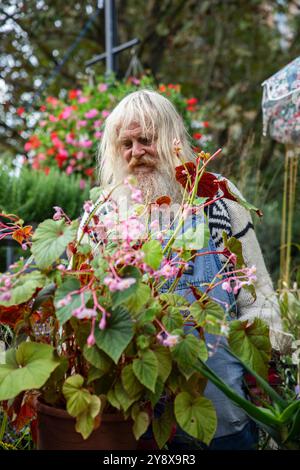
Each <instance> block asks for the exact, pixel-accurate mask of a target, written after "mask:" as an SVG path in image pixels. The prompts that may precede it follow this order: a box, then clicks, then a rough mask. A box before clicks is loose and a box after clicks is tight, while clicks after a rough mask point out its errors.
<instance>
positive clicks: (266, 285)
mask: <svg viewBox="0 0 300 470" xmlns="http://www.w3.org/2000/svg"><path fill="white" fill-rule="evenodd" d="M174 141H176V142H180V147H181V152H182V158H183V159H184V160H185V161H190V160H193V159H194V158H195V157H194V155H193V151H192V149H191V147H190V145H189V140H188V135H187V132H186V130H185V127H184V123H183V121H182V118H181V117H180V116H179V114H178V113H177V111H176V110H175V108H174V106H173V105H172V104H171V102H170V101H169V100H167V99H166V98H165V97H163V96H162V95H160V94H158V93H156V92H154V91H150V90H140V91H137V92H134V93H132V94H130V95H128V96H127V97H125V98H124V99H123V100H122V101H121V102H120V103H119V104H118V105H117V106H116V107H115V109H114V110H113V111H112V113H111V114H110V116H109V117H108V118H107V120H106V123H105V129H104V133H103V137H102V140H101V144H100V151H99V171H100V185H101V186H102V187H103V188H106V187H107V188H109V187H114V186H116V185H119V186H118V187H117V189H116V190H115V191H114V193H113V197H114V199H115V200H116V201H117V202H118V201H120V200H121V199H122V198H124V197H125V198H126V197H128V198H129V195H128V194H127V190H128V188H126V187H124V185H122V184H121V183H122V181H124V179H125V178H126V177H128V176H130V175H133V176H135V178H136V181H137V183H138V188H139V189H140V190H141V193H142V196H143V198H144V200H145V201H147V202H151V201H155V200H156V199H157V198H158V197H160V196H163V195H168V196H170V198H171V200H172V202H173V203H179V204H180V203H181V201H182V189H181V187H180V185H179V184H178V182H177V181H176V179H175V167H176V166H178V165H180V164H181V163H182V162H181V161H180V160H179V159H178V155H176V153H174V148H173V147H174V144H173V143H174ZM229 184H230V185H231V187H232V188H233V189H234V191H235V192H236V193H238V190H237V189H236V188H235V187H234V186H233V185H232V184H231V183H229ZM238 194H239V193H238ZM207 215H208V223H209V229H210V242H209V243H210V247H212V249H214V250H215V249H218V250H220V251H222V247H223V239H222V232H223V231H225V232H226V233H227V235H228V236H229V237H230V236H232V235H233V236H235V237H236V238H238V239H239V240H240V241H241V243H242V247H243V255H244V259H245V261H246V263H247V266H252V265H255V266H256V268H257V284H256V293H257V299H256V300H255V301H253V298H252V296H251V295H250V294H248V293H247V292H246V291H243V290H241V291H240V292H239V293H237V295H236V296H235V297H234V296H233V294H232V293H231V294H229V293H228V292H226V291H223V292H222V289H219V291H218V293H217V294H216V293H214V296H216V295H217V296H218V299H217V300H218V301H219V302H220V304H223V305H224V304H226V303H227V304H228V302H229V303H230V304H231V305H232V309H231V317H232V318H242V319H252V318H254V317H261V318H263V319H264V320H266V321H267V322H268V323H269V324H270V326H271V327H272V328H273V329H274V331H276V329H277V330H278V329H280V318H279V315H278V310H277V304H276V299H275V295H274V291H273V287H272V282H271V279H270V276H269V274H268V272H267V270H266V267H265V263H264V260H263V257H262V253H261V250H260V247H259V244H258V241H257V238H256V236H255V233H254V229H253V224H252V221H251V217H250V215H249V213H248V211H247V210H246V209H244V208H243V207H242V206H240V205H239V204H238V203H236V202H234V201H232V200H228V199H224V198H223V199H221V200H219V201H216V202H215V203H214V204H212V205H211V206H210V207H209V210H208V214H207ZM222 261H223V260H222V258H221V256H220V257H219V256H218V255H214V256H211V262H209V266H208V265H207V264H206V265H205V264H204V265H203V267H202V269H203V270H204V271H205V272H204V273H203V272H201V273H199V272H197V271H196V270H195V271H196V272H193V273H192V275H191V280H197V279H200V277H199V276H201V279H203V278H204V279H210V280H211V279H212V278H213V277H214V276H215V274H217V272H218V271H219V269H220V266H221V265H222ZM276 337H277V336H276ZM276 337H275V336H274V338H276ZM208 364H209V366H210V367H211V368H212V369H214V370H215V372H216V373H217V374H219V375H220V377H222V378H223V380H224V381H225V382H226V383H227V384H228V385H230V386H231V387H232V388H233V389H234V390H235V391H236V392H237V393H239V394H241V395H244V389H243V369H242V367H241V365H240V363H238V362H237V361H236V360H234V359H233V358H232V357H231V356H230V355H229V354H228V353H227V352H226V351H225V350H224V349H223V348H219V349H217V350H216V352H215V353H214V354H213V355H212V356H211V357H210V358H209V359H208ZM204 394H205V396H206V397H207V398H209V399H211V400H212V401H213V403H214V406H215V408H216V412H217V418H218V426H217V431H216V434H215V437H214V439H213V441H212V443H211V444H210V447H209V448H210V449H232V450H234V449H253V448H255V445H256V443H257V432H256V430H255V426H253V423H252V422H251V421H250V420H249V418H248V416H247V415H246V414H245V413H244V411H243V410H242V409H240V408H238V407H237V406H235V405H234V404H233V403H232V402H231V401H230V400H229V399H227V398H226V397H225V395H223V394H222V392H220V391H219V390H218V389H217V388H216V387H215V386H214V385H213V384H211V383H208V384H207V387H206V389H205V393H204ZM147 435H148V437H149V433H148V434H146V436H145V437H147ZM187 441H188V439H187V435H185V434H184V433H183V432H182V431H181V430H180V429H178V430H177V433H176V434H175V437H174V439H173V441H172V442H171V443H170V444H169V445H170V448H171V449H174V450H180V449H185V448H187V447H186V445H187ZM193 445H195V448H197V445H198V443H196V444H195V442H194V444H193ZM189 448H191V447H189Z"/></svg>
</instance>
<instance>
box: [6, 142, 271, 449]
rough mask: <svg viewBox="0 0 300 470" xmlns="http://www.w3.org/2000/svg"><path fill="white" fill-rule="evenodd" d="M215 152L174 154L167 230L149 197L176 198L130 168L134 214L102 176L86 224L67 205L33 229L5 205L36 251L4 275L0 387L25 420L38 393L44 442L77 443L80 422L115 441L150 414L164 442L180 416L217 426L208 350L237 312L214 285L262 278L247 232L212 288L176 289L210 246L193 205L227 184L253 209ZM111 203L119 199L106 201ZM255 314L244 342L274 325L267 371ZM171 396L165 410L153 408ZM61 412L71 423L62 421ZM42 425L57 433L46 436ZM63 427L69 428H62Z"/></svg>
mask: <svg viewBox="0 0 300 470" xmlns="http://www.w3.org/2000/svg"><path fill="white" fill-rule="evenodd" d="M177 151H178V149H177ZM218 153H219V151H218V152H216V153H215V154H214V155H212V156H211V155H209V154H205V153H204V152H202V153H200V154H199V155H198V158H197V160H196V162H195V163H194V162H187V163H183V164H182V165H181V166H179V167H177V168H176V177H177V180H178V182H179V183H180V184H182V185H183V186H184V187H185V191H184V196H183V202H182V205H181V206H180V208H179V210H178V211H177V213H176V214H175V218H174V219H173V221H172V223H171V224H170V225H169V226H167V227H166V228H163V229H162V230H161V229H160V228H159V227H158V222H157V220H152V221H149V220H148V219H147V217H148V216H149V209H150V208H151V209H153V208H154V209H159V210H160V209H161V208H165V209H167V208H168V206H169V205H170V204H171V201H170V198H169V197H168V196H166V197H163V198H160V199H159V200H157V201H156V203H155V204H151V205H145V204H142V202H141V200H140V197H141V194H140V192H139V190H138V189H137V188H136V187H134V182H133V181H129V180H128V181H127V182H126V183H125V184H126V185H127V186H128V187H129V188H130V190H131V191H132V195H131V197H132V201H133V203H134V204H133V205H132V206H131V209H130V213H129V214H127V215H126V217H123V214H121V213H120V211H119V208H118V207H117V206H116V205H113V204H112V196H113V191H114V190H113V189H112V191H111V192H110V193H103V191H101V194H100V192H99V190H97V189H96V188H95V189H93V190H92V197H93V199H94V201H95V200H97V204H93V202H92V201H87V202H86V203H85V204H84V209H85V213H86V214H88V215H87V216H86V218H85V221H84V223H82V224H81V229H80V230H79V221H78V220H75V221H71V220H70V219H69V217H68V216H67V215H66V214H65V213H64V211H63V210H62V209H61V208H59V207H56V208H55V214H54V216H53V219H47V220H45V221H44V222H42V223H40V224H39V225H38V226H37V228H36V229H35V231H33V230H32V227H30V226H24V224H23V221H22V220H20V219H19V218H18V217H17V216H14V215H12V214H5V213H3V214H1V232H0V233H1V234H2V235H1V236H5V234H8V233H10V234H11V236H12V237H13V239H15V240H16V241H17V242H19V243H20V244H21V245H22V247H23V249H26V248H28V247H29V248H30V251H31V256H30V257H29V258H28V259H27V260H24V259H22V258H21V259H20V260H19V261H18V262H16V263H15V264H14V265H12V266H11V267H10V270H9V272H7V273H5V274H3V275H2V276H1V280H0V292H1V294H0V322H1V323H2V324H8V325H10V327H11V328H12V329H13V332H14V341H13V344H12V345H11V348H10V349H8V350H7V351H6V356H5V363H4V364H0V401H2V402H3V403H4V404H5V408H6V410H7V412H8V414H9V415H10V416H14V417H15V416H17V417H18V418H19V419H23V420H24V422H25V421H26V417H28V418H31V417H32V416H31V412H30V410H31V409H32V403H33V397H37V396H38V406H37V409H38V414H37V415H38V424H39V426H40V427H39V429H38V448H50V449H54V448H65V449H66V448H71V445H72V442H71V441H72V440H73V437H72V438H70V437H69V436H70V433H71V429H74V428H75V429H76V434H75V435H76V436H77V437H76V438H74V439H75V440H74V441H73V444H74V442H75V448H77V449H79V448H90V447H87V446H90V445H93V446H94V445H95V443H96V447H95V448H98V449H99V448H101V444H102V445H104V449H116V448H117V449H121V448H130V447H128V446H134V445H135V440H138V439H139V438H140V436H141V435H142V434H143V433H144V432H145V431H146V430H147V428H148V427H149V425H150V424H152V428H153V432H154V437H155V440H156V442H157V444H158V446H159V447H160V448H162V447H163V446H164V444H165V443H166V442H167V440H168V438H169V436H170V434H171V432H172V428H173V426H174V425H175V424H176V423H177V424H179V425H180V426H181V427H182V428H183V430H184V431H186V432H187V433H188V434H190V435H191V436H193V437H195V438H196V439H199V440H201V441H203V442H205V443H207V444H208V443H209V442H210V441H211V439H212V438H213V435H214V432H215V429H216V414H215V410H214V407H213V404H212V402H211V401H210V400H208V399H207V398H205V397H204V396H203V390H204V388H205V384H206V382H205V378H204V374H203V373H202V372H203V370H204V369H203V368H202V369H203V370H202V369H199V367H200V366H199V364H203V363H205V361H206V359H207V357H208V349H207V345H206V342H205V337H204V333H205V332H208V333H212V334H217V335H226V334H228V333H227V331H228V322H227V319H226V313H227V312H226V309H225V311H224V308H223V307H222V306H221V305H220V304H218V303H217V302H216V301H214V300H213V299H212V298H211V297H210V296H209V294H210V292H211V291H212V290H213V289H214V287H215V286H216V285H219V284H224V285H225V287H226V285H227V284H228V282H229V281H230V282H232V281H235V282H238V283H239V286H240V287H243V288H246V289H250V290H251V292H253V291H254V287H253V285H252V283H253V280H254V279H255V276H254V274H253V272H254V269H252V268H251V269H248V268H245V265H244V261H243V257H242V252H241V244H240V242H239V241H238V240H235V239H234V238H232V239H229V240H227V239H225V245H226V247H225V249H224V251H223V252H222V253H223V254H224V255H225V256H226V257H227V262H226V263H225V265H226V264H229V263H230V262H231V263H232V264H233V266H235V268H234V270H233V271H231V273H228V272H226V270H224V268H222V270H221V271H220V273H219V275H218V276H217V278H215V279H214V280H213V281H212V282H211V283H209V285H205V286H202V288H201V289H198V288H196V287H193V286H191V288H190V289H191V292H192V294H193V300H192V301H190V300H188V299H187V298H186V297H184V296H181V295H179V294H178V293H174V291H175V289H176V285H177V283H178V282H179V281H180V279H181V278H182V276H184V272H185V270H186V269H187V268H188V263H189V261H190V260H193V259H195V257H196V256H197V253H199V250H201V253H203V254H204V253H206V252H207V253H209V252H208V250H207V249H206V248H205V247H206V244H207V241H208V238H209V230H208V227H207V225H206V222H205V217H202V218H201V223H198V224H197V226H196V229H192V226H189V225H188V221H189V220H190V217H193V215H195V216H197V215H198V214H203V209H204V208H205V207H206V206H208V205H209V204H211V203H212V202H213V201H215V200H216V198H219V197H228V198H231V199H234V200H236V201H238V202H239V203H240V204H242V205H244V206H246V207H247V208H250V209H255V208H254V207H253V206H251V205H250V204H248V203H246V201H244V200H240V199H239V197H238V196H236V195H234V194H233V193H232V192H231V191H230V189H229V188H228V186H227V180H225V179H223V180H217V179H216V177H215V176H214V175H213V174H212V173H209V172H207V171H206V167H207V164H208V163H209V161H210V160H211V159H213V158H214V156H215V155H217V154H218ZM220 194H221V195H220ZM108 204H110V211H109V212H107V213H105V212H104V213H102V212H101V207H103V208H105V207H106V208H107V205H108ZM255 210H256V209H255ZM154 212H155V211H154ZM146 220H147V222H146ZM185 224H187V226H186V225H185ZM183 228H184V230H183ZM90 239H94V244H91V243H90V242H89V240H90ZM66 253H67V254H68V257H66ZM229 275H230V278H229ZM225 283H226V284H225ZM228 308H229V306H228ZM243 323H245V322H243ZM246 323H247V322H246ZM187 324H188V325H189V326H188V328H187ZM246 326H247V325H246ZM246 326H245V325H243V332H244V339H245V341H246V342H247V345H248V346H247V347H251V337H253V329H255V328H256V327H257V335H260V337H263V338H262V340H263V341H261V342H260V345H262V344H264V345H265V347H264V348H263V349H264V351H263V352H261V355H260V352H258V354H256V360H255V364H256V366H257V367H258V368H259V370H260V372H261V371H262V370H264V368H265V366H266V361H267V359H268V354H269V352H270V346H269V339H268V330H267V328H266V327H264V326H262V322H261V321H260V320H256V321H255V322H254V324H253V325H252V336H251V335H250V340H249V338H247V327H246ZM235 335H239V342H240V343H241V342H242V341H243V339H241V333H240V332H239V331H238V328H237V327H236V325H235V327H234V328H233V329H231V330H230V341H231V343H232V344H233V350H234V344H235ZM249 344H250V346H249ZM252 346H253V347H255V346H254V345H252ZM242 349H243V348H241V347H240V346H239V350H240V351H241V350H242ZM248 356H249V354H248ZM250 357H251V354H250ZM161 397H163V400H164V411H163V413H162V414H161V415H160V416H156V415H155V413H154V407H155V405H156V404H157V403H158V402H159V401H160V400H161V399H162V398H161ZM48 415H50V418H49V419H48V417H49V416H48ZM120 415H121V421H120ZM62 417H64V418H67V421H68V427H67V428H64V430H63V431H62V432H60V431H59V424H58V421H62V419H61V418H62ZM106 417H108V424H107V427H106V428H105V418H106ZM47 419H48V420H47ZM117 420H118V421H117ZM116 422H117V423H118V424H117V426H118V428H117V432H116V425H115V423H116ZM45 423H46V424H45ZM120 423H122V424H120ZM52 425H53V426H54V429H55V431H53V433H52V434H51V431H50V430H51V429H52V428H51V426H52ZM123 425H129V427H130V429H131V430H132V433H133V436H134V439H133V438H130V439H131V440H130V443H125V444H122V443H121V442H120V437H122V436H123V435H125V434H128V435H129V436H130V433H129V432H128V431H126V432H125V431H123V428H121V427H120V426H123ZM43 426H44V427H45V426H46V427H47V432H48V436H49V435H50V434H51V439H52V441H51V442H48V443H47V442H46V441H45V437H44V435H43V434H42V431H43ZM66 429H67V431H66ZM104 429H106V431H104ZM112 429H113V432H114V434H115V440H116V442H110V443H109V444H108V443H107V442H106V443H105V444H103V436H104V434H106V433H108V432H109V430H112ZM97 432H100V433H102V434H101V438H99V436H98V437H97V435H96V433H97ZM95 436H96V437H95ZM61 438H65V441H64V442H59V439H61ZM122 446H123V447H122ZM131 448H132V447H131Z"/></svg>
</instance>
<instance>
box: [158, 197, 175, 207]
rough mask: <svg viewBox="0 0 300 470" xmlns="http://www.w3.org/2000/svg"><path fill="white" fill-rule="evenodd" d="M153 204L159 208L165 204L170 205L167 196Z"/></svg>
mask: <svg viewBox="0 0 300 470" xmlns="http://www.w3.org/2000/svg"><path fill="white" fill-rule="evenodd" d="M155 204H158V205H159V206H162V205H163V204H167V205H168V206H169V205H170V204H171V198H170V197H169V196H161V197H159V198H157V199H156V201H155Z"/></svg>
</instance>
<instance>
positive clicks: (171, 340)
mask: <svg viewBox="0 0 300 470" xmlns="http://www.w3.org/2000/svg"><path fill="white" fill-rule="evenodd" d="M178 341H179V336H178V335H168V336H167V337H166V338H165V339H164V340H163V345H164V346H168V347H169V348H172V347H173V346H175V345H176V344H177V343H178Z"/></svg>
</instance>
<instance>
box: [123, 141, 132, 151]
mask: <svg viewBox="0 0 300 470" xmlns="http://www.w3.org/2000/svg"><path fill="white" fill-rule="evenodd" d="M123 146H124V147H125V148H127V149H129V148H130V147H131V142H130V140H126V141H125V142H123Z"/></svg>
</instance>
